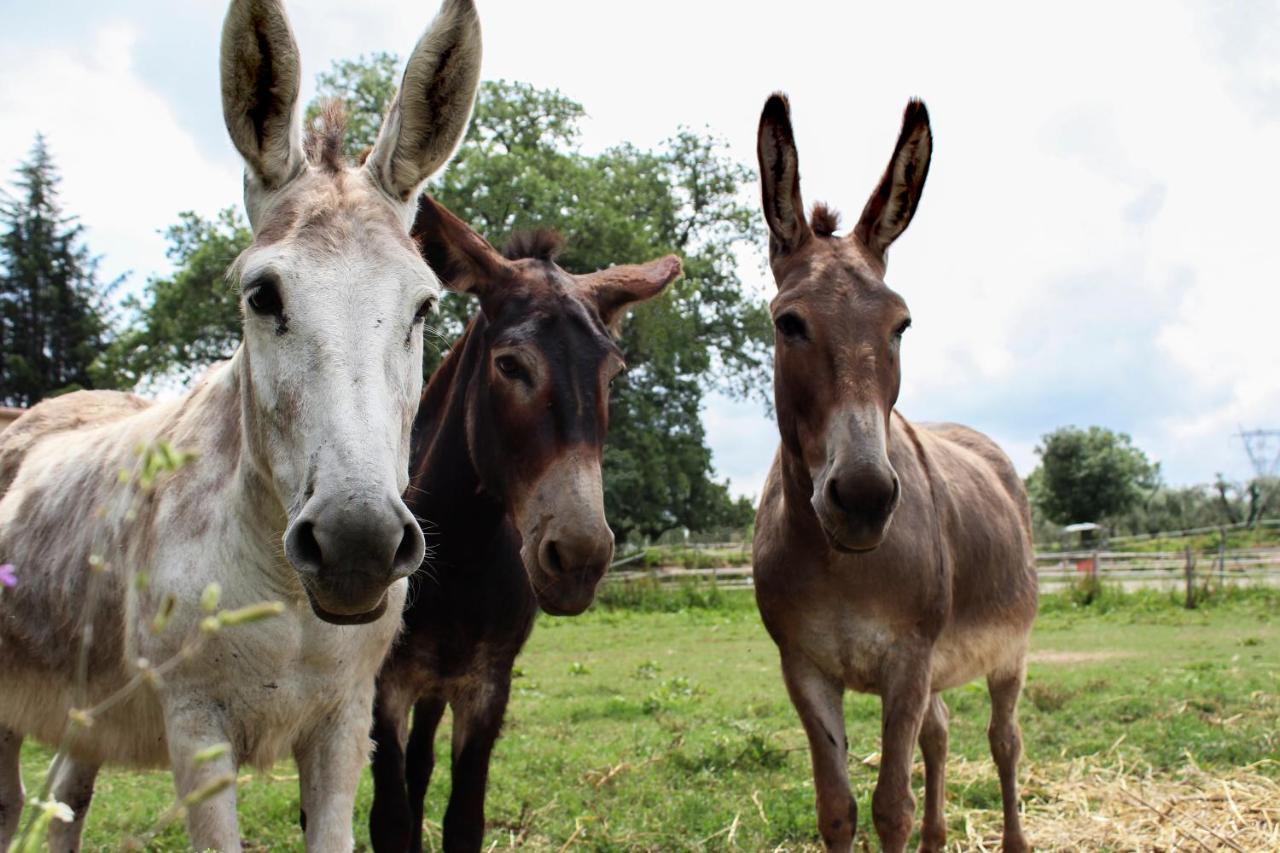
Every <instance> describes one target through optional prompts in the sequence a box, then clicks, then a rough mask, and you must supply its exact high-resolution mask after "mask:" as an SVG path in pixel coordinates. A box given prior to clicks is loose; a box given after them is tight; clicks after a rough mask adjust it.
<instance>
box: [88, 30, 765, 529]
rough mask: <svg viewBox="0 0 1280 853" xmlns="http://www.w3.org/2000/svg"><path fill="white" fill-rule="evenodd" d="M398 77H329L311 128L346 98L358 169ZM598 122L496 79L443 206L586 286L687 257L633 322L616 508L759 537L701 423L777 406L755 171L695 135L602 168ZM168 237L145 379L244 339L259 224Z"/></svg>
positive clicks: (374, 72) (224, 223) (435, 333)
mask: <svg viewBox="0 0 1280 853" xmlns="http://www.w3.org/2000/svg"><path fill="white" fill-rule="evenodd" d="M396 65H397V62H396V60H395V57H394V56H391V55H389V54H373V55H370V56H366V57H361V58H359V59H357V60H351V61H345V62H339V63H335V65H334V66H333V68H332V69H331V70H330V71H329V72H326V73H324V74H321V75H320V77H319V87H318V94H317V101H316V102H315V103H313V104H312V105H311V106H310V107H309V108H308V116H310V117H314V116H315V114H316V112H317V110H318V104H319V102H320V101H321V100H324V99H328V98H338V99H340V100H342V101H343V102H344V103H345V104H346V105H347V108H348V112H349V114H350V118H351V121H350V123H349V125H348V133H347V139H346V145H347V147H348V150H349V153H351V154H352V155H353V156H358V154H359V152H361V151H363V150H364V149H365V148H367V147H368V146H369V145H371V144H372V142H373V140H374V138H375V137H376V134H377V131H378V128H379V127H380V125H381V120H382V116H383V115H384V114H385V111H386V108H387V106H388V105H389V101H390V98H391V97H392V96H393V95H394V91H395V82H396V80H395V69H396ZM583 117H584V111H583V108H582V106H581V105H580V104H578V103H576V102H574V101H573V100H572V99H570V98H568V97H566V96H564V95H563V94H561V93H559V92H556V91H551V90H542V89H537V88H534V87H533V86H530V85H528V84H524V83H513V82H486V83H484V84H483V85H482V87H481V91H480V95H479V98H478V101H477V104H476V111H475V116H474V118H473V120H472V123H471V126H470V129H469V130H468V133H467V137H466V139H465V141H464V142H463V144H462V146H461V148H460V149H459V151H458V153H457V155H456V156H455V158H454V160H453V162H452V163H451V164H450V165H449V167H448V168H447V169H446V170H445V172H444V173H443V174H442V175H441V176H439V177H437V178H436V179H434V180H433V181H432V182H431V183H430V184H429V186H428V188H427V189H428V192H431V193H432V194H433V195H434V196H435V197H436V198H437V199H439V200H440V202H441V203H443V204H444V205H446V206H447V207H449V208H450V209H451V210H453V211H454V212H455V213H456V214H457V215H458V216H460V217H461V218H462V219H464V220H465V221H467V222H468V223H469V224H471V226H472V227H473V228H475V229H476V230H477V231H479V232H480V233H481V234H483V235H484V236H485V237H487V238H488V239H489V240H490V241H491V242H493V243H495V244H497V245H501V244H502V243H503V242H504V241H505V240H506V239H507V237H508V236H509V235H510V234H511V233H512V232H514V231H518V230H522V229H528V228H554V229H556V230H558V231H559V232H561V234H562V235H563V236H564V238H565V249H564V251H563V252H562V254H561V255H560V258H559V263H560V264H561V265H562V266H564V267H565V269H567V270H569V271H571V272H578V273H582V272H590V271H594V270H596V269H600V268H603V267H607V266H610V265H612V264H621V263H638V262H642V261H646V260H649V259H651V258H654V257H657V256H660V255H663V254H666V253H669V252H676V253H678V254H679V255H681V257H682V258H683V260H684V269H685V274H684V276H683V277H682V278H681V279H680V280H679V281H677V282H676V283H675V284H674V285H672V287H671V288H670V290H669V291H668V293H667V294H666V295H664V296H663V297H662V298H660V299H657V300H654V301H653V302H651V303H647V304H645V305H642V306H639V307H638V308H636V309H635V310H634V311H633V312H632V313H631V316H630V317H629V318H628V319H627V320H626V321H625V323H624V324H623V329H622V340H621V346H622V349H623V352H624V354H625V357H626V360H627V364H628V373H627V374H626V376H625V378H623V379H621V380H619V381H618V382H616V383H615V384H614V390H613V395H612V401H611V405H610V435H609V441H608V445H607V447H606V451H605V502H606V510H607V512H608V514H609V518H610V521H611V523H612V524H613V525H614V528H615V532H616V533H617V534H618V535H619V538H620V539H625V538H626V537H628V536H630V535H632V534H641V535H644V536H650V537H654V536H657V535H659V534H661V533H662V532H664V531H666V530H669V529H672V528H676V527H688V528H690V529H694V530H700V529H707V528H709V527H719V526H745V525H746V524H749V523H750V521H751V518H752V510H751V505H750V501H744V500H737V501H735V500H732V499H731V497H730V495H729V491H728V488H727V487H726V485H725V484H724V483H720V482H717V481H715V480H714V478H713V473H712V465H711V451H710V449H709V448H708V447H707V443H706V436H705V433H704V431H703V428H702V423H701V419H700V417H699V415H700V410H701V407H702V401H703V396H704V393H705V392H707V391H709V390H711V389H718V390H722V391H724V392H726V393H729V394H731V395H737V396H742V395H746V394H753V393H754V394H758V395H759V396H760V397H761V398H763V397H764V394H765V392H766V391H767V385H768V380H769V376H770V373H769V370H768V359H769V357H770V352H771V349H770V343H771V341H772V329H771V326H770V323H769V319H768V314H767V312H766V310H765V306H764V304H763V300H762V299H760V298H758V297H755V296H753V295H751V293H750V292H749V291H748V289H747V288H746V287H745V286H744V283H743V282H742V281H741V280H740V277H739V275H738V272H737V270H738V266H739V261H738V255H739V253H740V252H741V250H742V249H744V248H746V247H754V246H759V245H761V244H762V242H763V235H762V233H761V229H760V226H759V224H758V218H759V217H758V216H757V215H756V212H755V210H754V208H752V207H750V206H748V205H747V204H744V203H743V201H742V192H741V190H742V188H743V186H744V185H745V184H746V183H747V182H749V181H750V180H751V173H750V171H749V170H747V169H746V168H744V167H743V166H741V165H740V164H738V163H735V162H733V161H732V160H731V159H730V158H729V157H728V156H727V154H726V146H725V145H724V143H723V142H722V141H720V140H717V139H716V138H714V137H712V136H710V135H708V134H702V133H695V132H692V131H689V130H683V129H682V130H679V131H678V132H676V133H675V134H674V135H673V136H672V137H671V138H670V139H668V140H667V141H666V142H664V143H663V144H661V145H660V146H658V147H657V148H656V149H654V150H644V149H640V148H637V147H635V146H632V145H619V146H616V147H613V148H609V149H607V150H605V151H603V152H600V153H596V154H591V153H587V152H585V151H583V150H582V147H581V144H580V122H581V120H582V119H583ZM166 236H167V237H168V239H169V242H170V250H169V255H170V258H171V259H172V261H173V263H174V272H173V273H172V274H171V275H169V276H165V277H157V278H154V279H152V280H151V281H150V282H149V283H148V285H147V288H146V293H145V294H144V296H143V298H142V299H140V300H135V301H133V302H131V303H130V304H129V307H130V308H131V309H132V311H133V312H134V314H135V316H136V317H137V324H136V325H137V328H136V329H135V330H134V331H132V332H130V333H129V334H128V335H126V336H123V337H122V339H121V340H120V342H119V343H118V345H117V346H116V347H115V349H114V350H113V360H114V362H115V363H117V364H118V365H119V366H120V369H121V370H122V371H123V372H124V373H126V374H127V375H129V376H130V377H132V378H134V379H146V378H149V377H156V376H162V375H166V374H172V373H174V372H175V371H177V372H180V373H181V372H183V371H189V370H194V369H197V368H198V367H200V366H202V365H203V364H204V363H207V362H208V361H211V360H214V359H217V358H221V357H225V356H226V355H228V354H230V352H232V351H233V350H234V348H235V345H236V342H237V341H238V339H239V327H240V323H239V308H238V300H237V298H236V294H235V293H234V292H232V290H231V289H230V288H229V287H228V286H227V285H226V284H225V283H224V280H223V274H224V271H225V270H226V267H227V265H228V264H229V263H230V262H231V260H233V259H234V258H235V256H236V254H238V252H239V251H241V250H242V249H243V248H244V247H245V246H247V245H248V242H249V239H250V234H249V231H248V229H247V227H246V226H245V224H244V221H243V219H242V217H241V216H240V215H239V214H238V213H237V212H236V211H234V210H231V209H228V210H224V211H222V212H220V213H219V214H217V215H216V216H215V217H213V218H212V219H207V218H205V217H202V216H200V215H198V214H196V213H194V212H189V213H184V214H182V216H181V218H180V221H179V222H178V223H177V224H176V225H174V226H173V227H172V228H170V229H169V230H168V231H167V232H166ZM476 308H477V303H475V302H474V301H473V300H472V298H471V297H469V296H464V295H453V296H450V297H449V298H447V299H445V300H444V301H443V302H442V305H441V310H440V314H439V316H438V318H437V320H436V321H435V323H434V325H435V326H436V328H435V329H433V330H432V332H431V333H430V337H429V340H428V346H427V347H426V348H425V349H426V364H425V365H424V367H425V368H426V369H427V370H431V369H434V367H435V366H436V365H437V364H438V363H439V359H440V355H441V353H442V350H443V349H446V348H447V347H448V345H449V343H450V342H452V341H453V340H454V339H455V338H456V337H457V336H458V335H459V334H460V333H461V331H462V327H463V325H464V323H465V320H466V318H467V317H469V316H470V315H471V314H472V313H473V312H474V311H475V310H476ZM433 344H434V345H433Z"/></svg>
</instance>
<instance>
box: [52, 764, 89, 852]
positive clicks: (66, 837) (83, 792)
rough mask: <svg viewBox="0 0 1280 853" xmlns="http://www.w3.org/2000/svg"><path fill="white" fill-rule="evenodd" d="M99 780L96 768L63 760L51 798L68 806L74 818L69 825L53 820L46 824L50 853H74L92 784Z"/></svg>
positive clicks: (87, 806)
mask: <svg viewBox="0 0 1280 853" xmlns="http://www.w3.org/2000/svg"><path fill="white" fill-rule="evenodd" d="M97 778H98V765H96V764H82V763H80V762H78V761H76V760H75V759H73V758H67V759H65V760H64V761H63V762H62V764H61V766H59V767H58V774H57V775H56V776H55V777H54V779H53V798H54V799H55V800H57V801H58V802H60V803H65V804H66V805H68V806H70V807H71V811H72V813H73V814H74V815H75V817H74V818H72V820H71V822H70V823H63V822H62V821H60V820H55V821H54V822H53V823H52V824H50V825H49V850H50V851H52V853H77V851H79V850H80V836H81V834H82V833H83V832H84V819H85V816H86V815H88V814H89V806H90V804H91V803H92V802H93V783H94V781H95V780H97Z"/></svg>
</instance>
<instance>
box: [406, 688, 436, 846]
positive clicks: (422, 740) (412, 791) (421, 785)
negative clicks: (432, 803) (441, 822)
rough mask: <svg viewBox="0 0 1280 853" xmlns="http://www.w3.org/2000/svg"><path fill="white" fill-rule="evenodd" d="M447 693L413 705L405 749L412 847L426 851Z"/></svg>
mask: <svg viewBox="0 0 1280 853" xmlns="http://www.w3.org/2000/svg"><path fill="white" fill-rule="evenodd" d="M444 705H445V702H444V697H441V696H431V697H428V698H426V699H419V700H418V703H417V704H416V705H414V706H413V730H412V731H411V732H410V733H409V748H408V750H406V752H405V775H406V776H407V777H408V783H409V784H408V788H409V829H410V832H409V851H410V853H422V820H423V811H424V806H425V801H426V799H427V787H428V786H429V785H430V784H431V771H432V770H434V769H435V766H436V729H437V728H438V727H439V725H440V718H441V717H442V716H444Z"/></svg>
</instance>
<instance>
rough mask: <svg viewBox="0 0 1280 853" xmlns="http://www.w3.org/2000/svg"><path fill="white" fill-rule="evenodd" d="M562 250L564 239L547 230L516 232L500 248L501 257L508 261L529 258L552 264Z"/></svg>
mask: <svg viewBox="0 0 1280 853" xmlns="http://www.w3.org/2000/svg"><path fill="white" fill-rule="evenodd" d="M563 248H564V238H563V237H561V236H560V234H559V232H557V231H552V230H551V229H549V228H537V229H534V230H531V231H516V232H515V233H514V234H512V235H511V236H510V237H508V238H507V242H506V243H505V244H503V246H502V256H503V257H504V258H506V259H507V260H509V261H518V260H520V259H522V258H530V259H532V260H535V261H548V262H550V263H554V262H555V260H556V258H558V257H560V251H561V250H562V249H563Z"/></svg>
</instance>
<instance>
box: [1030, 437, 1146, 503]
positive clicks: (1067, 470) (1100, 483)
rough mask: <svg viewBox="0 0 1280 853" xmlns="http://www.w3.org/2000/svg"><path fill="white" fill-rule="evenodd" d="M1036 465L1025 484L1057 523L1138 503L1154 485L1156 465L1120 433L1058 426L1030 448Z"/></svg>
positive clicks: (1129, 439) (1036, 500)
mask: <svg viewBox="0 0 1280 853" xmlns="http://www.w3.org/2000/svg"><path fill="white" fill-rule="evenodd" d="M1036 454H1037V455H1038V456H1039V457H1040V466H1039V467H1038V468H1036V470H1035V471H1033V472H1032V473H1031V476H1030V477H1029V478H1028V482H1027V486H1028V490H1029V492H1030V494H1031V498H1032V500H1033V501H1035V503H1036V505H1037V507H1038V508H1039V509H1040V511H1041V512H1043V513H1044V515H1045V516H1046V517H1047V518H1049V519H1050V520H1051V521H1054V522H1057V523H1059V524H1070V523H1075V522H1099V521H1102V520H1103V519H1104V518H1108V517H1111V516H1115V515H1118V514H1120V513H1124V512H1126V511H1128V510H1130V509H1132V508H1133V507H1135V506H1137V505H1139V504H1140V503H1142V502H1143V500H1144V498H1145V497H1146V496H1147V495H1149V494H1150V493H1151V492H1152V491H1153V490H1154V489H1155V488H1156V487H1157V486H1158V485H1159V484H1160V466H1159V465H1158V464H1156V463H1152V462H1151V461H1150V460H1149V459H1147V456H1146V454H1145V453H1143V452H1142V451H1141V450H1140V449H1138V448H1137V447H1135V446H1134V444H1133V440H1132V439H1131V438H1130V437H1129V436H1128V435H1126V434H1124V433H1119V432H1113V431H1111V430H1109V429H1104V428H1102V427H1096V426H1092V427H1089V428H1088V429H1079V428H1077V427H1062V428H1061V429H1057V430H1055V431H1053V432H1051V433H1049V434H1048V435H1046V436H1044V438H1043V439H1042V440H1041V443H1040V445H1039V446H1038V447H1036Z"/></svg>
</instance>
